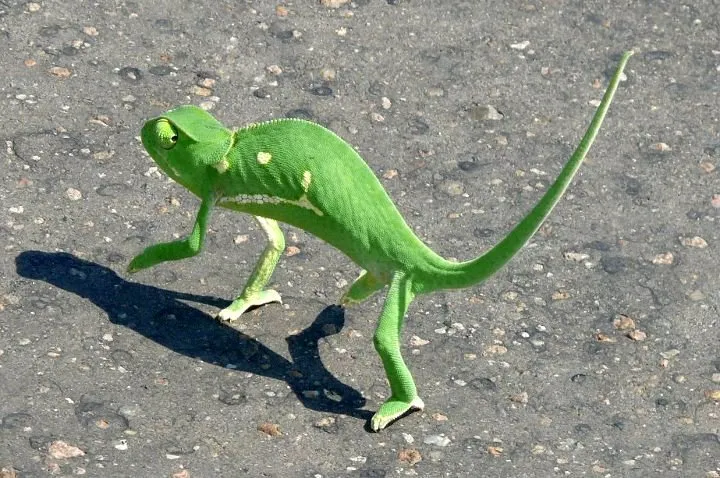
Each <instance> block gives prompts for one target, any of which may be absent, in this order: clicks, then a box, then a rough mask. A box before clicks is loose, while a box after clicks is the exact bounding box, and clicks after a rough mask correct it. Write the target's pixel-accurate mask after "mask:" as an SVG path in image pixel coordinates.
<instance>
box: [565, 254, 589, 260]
mask: <svg viewBox="0 0 720 478" xmlns="http://www.w3.org/2000/svg"><path fill="white" fill-rule="evenodd" d="M563 257H564V258H565V259H567V260H569V261H575V262H582V261H584V260H586V259H589V258H590V255H589V254H585V253H582V252H563Z"/></svg>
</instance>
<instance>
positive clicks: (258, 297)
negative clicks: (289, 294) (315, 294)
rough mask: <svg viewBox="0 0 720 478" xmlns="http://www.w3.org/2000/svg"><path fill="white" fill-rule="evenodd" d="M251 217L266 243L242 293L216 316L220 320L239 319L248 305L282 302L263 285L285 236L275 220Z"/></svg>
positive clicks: (275, 293)
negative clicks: (260, 230) (264, 235)
mask: <svg viewBox="0 0 720 478" xmlns="http://www.w3.org/2000/svg"><path fill="white" fill-rule="evenodd" d="M253 217H254V218H255V220H256V221H257V222H258V224H260V227H262V229H263V231H265V234H266V235H267V238H268V244H267V246H265V250H264V251H263V253H262V255H261V256H260V259H259V260H258V262H257V264H255V269H254V270H253V272H252V274H251V275H250V278H249V279H248V282H247V284H246V285H245V288H244V289H243V291H242V293H241V294H240V295H239V296H238V297H237V299H235V300H234V301H233V303H232V304H230V305H229V306H227V307H226V308H224V309H223V310H221V311H220V313H218V315H217V318H218V319H220V320H226V321H228V322H233V321H235V320H237V319H239V318H240V316H241V315H242V314H243V313H245V311H247V310H248V309H249V308H250V307H257V306H259V305H264V304H268V303H270V302H280V303H282V299H281V298H280V294H278V293H277V291H275V290H273V289H265V286H266V285H267V283H268V281H269V280H270V276H272V273H273V271H274V270H275V266H276V265H277V262H278V260H279V259H280V255H281V254H282V252H283V251H284V250H285V236H284V235H283V232H282V230H281V229H280V227H279V226H278V223H277V222H276V221H274V220H272V219H268V218H265V217H260V216H253Z"/></svg>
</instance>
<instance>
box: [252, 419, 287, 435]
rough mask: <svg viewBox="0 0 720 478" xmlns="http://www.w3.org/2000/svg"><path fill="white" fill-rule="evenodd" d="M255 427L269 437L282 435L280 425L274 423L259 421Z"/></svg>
mask: <svg viewBox="0 0 720 478" xmlns="http://www.w3.org/2000/svg"><path fill="white" fill-rule="evenodd" d="M257 429H258V431H260V432H262V433H264V434H266V435H268V436H271V437H278V436H282V432H281V431H280V425H277V424H275V423H269V422H265V423H261V424H260V425H258V427H257Z"/></svg>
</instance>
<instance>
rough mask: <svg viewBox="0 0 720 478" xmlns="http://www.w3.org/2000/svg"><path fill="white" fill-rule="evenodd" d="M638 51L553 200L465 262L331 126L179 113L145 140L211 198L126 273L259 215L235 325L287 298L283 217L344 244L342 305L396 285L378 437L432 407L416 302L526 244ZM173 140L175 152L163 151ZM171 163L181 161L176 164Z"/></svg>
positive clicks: (482, 273)
mask: <svg viewBox="0 0 720 478" xmlns="http://www.w3.org/2000/svg"><path fill="white" fill-rule="evenodd" d="M631 54H632V52H627V53H625V54H623V55H622V58H621V59H620V63H619V65H618V67H617V69H616V71H615V74H614V75H613V76H612V78H611V79H610V83H609V85H608V87H607V90H606V91H605V95H604V96H603V99H602V101H601V102H600V105H599V106H598V108H597V110H596V111H595V115H594V116H593V119H592V121H591V123H590V126H589V127H588V128H587V131H586V133H585V136H583V138H582V139H581V140H580V143H579V145H578V147H577V149H576V150H575V152H574V153H573V154H572V156H570V159H568V161H567V162H566V163H565V166H563V168H562V170H561V171H560V173H559V174H558V176H557V179H556V180H555V182H554V183H553V184H552V185H551V186H550V187H549V188H548V189H547V191H546V192H545V195H544V196H543V197H542V198H540V200H539V201H538V203H537V204H536V206H535V207H534V208H533V209H532V210H531V211H530V212H529V213H528V214H527V215H526V216H525V217H524V218H523V219H522V220H521V221H520V223H519V224H518V225H517V226H515V228H514V229H513V230H512V231H510V232H509V233H508V234H507V235H506V236H505V238H504V239H503V240H502V241H500V242H499V243H498V244H497V245H495V246H494V247H493V248H492V249H490V250H489V251H487V252H486V253H484V254H482V255H480V256H478V257H476V258H475V259H472V260H469V261H466V262H461V263H458V262H453V261H450V260H447V259H444V258H442V257H441V256H439V255H438V254H436V253H435V252H433V251H432V250H431V249H430V248H429V247H428V246H427V245H426V244H424V243H423V242H422V241H421V240H420V239H419V238H418V237H417V236H416V235H415V233H414V232H413V231H412V229H411V228H410V227H409V226H408V225H407V223H406V222H405V220H404V219H403V217H402V215H401V214H400V212H399V211H398V209H397V207H395V204H393V202H392V200H391V199H390V197H389V196H388V194H387V193H386V192H385V190H384V189H383V187H382V184H381V183H380V181H379V180H378V179H377V177H376V176H375V174H374V173H373V171H372V170H371V169H370V167H368V165H367V163H365V161H363V159H362V158H361V157H360V156H359V155H358V154H357V152H356V151H355V149H354V148H353V147H352V146H351V145H349V144H348V143H346V142H345V141H343V140H342V139H341V138H340V137H339V136H338V135H336V134H335V133H333V132H332V131H330V130H328V129H325V128H324V127H322V126H320V125H317V124H315V123H311V122H309V121H303V120H298V119H279V120H272V121H267V122H264V123H257V124H253V125H250V126H247V127H245V128H241V129H238V130H235V131H231V130H228V129H227V128H224V127H223V126H222V124H220V123H219V122H218V121H217V120H216V119H215V118H213V117H212V116H211V115H210V114H209V113H207V112H206V111H203V110H202V109H200V108H197V107H194V106H184V107H180V108H176V109H174V110H171V111H169V112H168V113H166V114H165V115H163V116H162V117H161V118H160V119H154V120H150V122H148V123H147V124H146V126H145V128H143V132H144V134H143V144H144V145H145V148H146V149H147V150H148V152H149V153H150V154H151V156H153V154H154V156H153V157H154V159H155V161H156V162H157V163H158V165H160V166H161V167H163V166H164V167H165V169H164V170H165V171H166V172H169V173H172V174H174V176H173V177H174V178H176V179H177V180H181V181H182V183H181V184H183V185H185V187H187V188H188V189H190V190H191V191H192V192H193V193H194V194H196V195H197V196H198V197H200V199H201V200H202V203H201V205H200V210H199V212H198V214H197V219H196V221H195V226H194V227H193V230H192V233H191V234H190V235H189V236H188V237H187V238H185V239H181V240H178V241H173V242H167V243H161V244H155V245H153V246H150V247H148V248H147V249H145V250H144V251H143V252H142V253H141V254H140V255H138V256H137V257H135V258H134V259H133V260H132V262H131V263H130V265H129V266H128V270H129V271H130V272H136V271H139V270H141V269H145V268H147V267H152V266H154V265H156V264H159V263H161V262H165V261H172V260H178V259H184V258H186V257H191V256H194V255H196V254H198V253H199V252H200V249H201V248H202V245H203V242H204V240H205V233H206V230H207V224H208V220H209V218H210V211H211V210H212V208H213V207H215V206H220V207H223V208H226V209H231V210H233V211H237V212H243V213H247V214H251V215H252V216H254V217H255V219H256V220H257V221H258V223H259V224H260V226H261V228H262V229H263V231H264V232H265V234H266V236H267V239H268V242H267V246H266V248H265V250H264V252H263V253H262V256H261V257H260V260H259V261H258V263H257V265H256V266H255V269H254V270H253V272H252V273H251V275H250V279H249V280H248V282H247V284H246V285H245V288H244V289H243V291H242V293H241V294H240V295H239V296H238V297H237V298H236V299H235V300H234V301H233V302H232V304H230V305H229V306H228V307H226V308H225V309H223V310H221V311H220V313H219V314H218V318H219V319H220V320H225V321H233V320H238V319H239V318H240V316H241V315H242V314H243V313H244V312H245V311H247V310H248V309H249V308H251V307H256V306H259V305H263V304H267V303H270V302H280V295H279V294H278V293H277V292H276V291H275V290H272V289H269V288H267V287H266V286H267V284H268V282H269V281H270V276H271V275H272V273H273V270H274V269H275V266H276V264H277V261H278V259H279V258H280V256H281V254H282V252H283V250H284V248H285V239H284V236H283V232H282V230H281V229H280V228H279V227H278V224H277V222H276V221H281V222H284V223H287V224H290V225H292V226H295V227H298V228H301V229H303V230H305V231H307V232H309V233H311V234H313V235H315V236H317V237H318V238H320V239H322V240H324V241H325V242H327V243H328V244H330V245H331V246H334V247H336V248H337V249H339V250H340V251H342V252H343V253H345V254H346V255H347V256H348V257H349V258H350V259H351V260H352V261H354V262H355V263H356V264H358V265H359V266H360V267H361V268H362V269H363V271H362V273H361V274H360V277H358V278H357V279H356V280H355V282H354V283H353V284H352V285H351V286H350V287H349V288H348V290H347V291H346V292H345V295H344V296H343V297H342V298H341V299H340V303H341V304H342V305H346V306H347V305H351V304H356V303H359V302H362V301H363V300H365V299H367V298H368V297H370V296H371V295H373V294H374V293H376V292H378V291H380V290H381V289H383V288H386V287H387V296H386V298H385V305H384V307H383V310H382V313H381V314H380V318H379V319H378V325H377V328H376V329H375V335H374V338H373V344H374V345H375V349H376V350H377V352H378V354H379V355H380V359H381V360H382V363H383V366H384V368H385V374H386V375H387V378H388V382H389V383H390V394H389V397H388V398H387V400H386V401H385V403H383V404H382V405H381V406H380V408H379V410H378V411H377V413H375V415H374V416H373V418H372V420H371V422H370V426H371V427H372V429H373V430H375V431H377V430H380V429H382V428H385V427H386V426H387V425H389V424H390V423H392V422H393V421H395V420H397V419H398V418H400V417H402V416H403V415H405V414H406V413H407V412H410V411H413V410H422V409H423V407H424V404H423V401H422V400H421V399H420V396H419V395H418V392H417V389H416V388H415V383H414V381H413V378H412V375H411V374H410V370H409V369H408V367H407V366H406V365H405V362H404V360H403V358H402V355H401V349H400V343H401V340H400V331H401V328H402V325H403V320H404V317H405V312H406V311H407V309H408V306H409V305H410V303H411V302H412V300H413V298H414V297H416V296H417V295H419V294H427V293H430V292H433V291H436V290H442V289H460V288H464V287H470V286H473V285H476V284H478V283H480V282H482V281H484V280H485V279H487V278H489V277H490V276H492V275H493V274H494V273H495V272H497V271H498V270H499V269H500V268H501V267H503V266H504V265H505V264H507V263H508V261H510V259H512V257H514V256H515V254H517V253H518V252H519V251H520V250H521V249H522V248H523V246H525V244H527V242H528V241H529V240H530V238H532V237H533V235H534V234H535V232H536V231H537V230H538V228H539V227H540V225H541V224H542V223H543V222H544V221H545V219H546V218H547V217H548V216H549V215H550V212H551V211H552V209H553V207H555V205H556V204H557V202H558V201H559V200H560V198H561V197H562V196H563V194H564V193H565V190H566V189H567V188H568V186H569V185H570V182H571V181H572V179H573V176H575V173H576V172H577V170H578V168H579V167H580V165H581V164H582V162H583V159H585V155H586V154H587V152H588V150H589V149H590V146H591V145H592V143H593V141H594V140H595V137H596V136H597V133H598V131H599V130H600V125H601V124H602V122H603V119H604V118H605V114H606V113H607V111H608V108H609V106H610V103H611V102H612V99H613V96H614V95H615V91H616V90H617V87H618V84H619V83H620V79H621V77H622V72H623V69H624V68H625V64H626V63H627V61H628V59H629V58H630V55H631ZM176 144H177V149H176V150H175V151H173V153H172V154H165V151H162V150H163V149H164V150H168V149H171V148H173V147H175V146H176ZM168 156H172V157H173V158H181V159H182V160H181V161H173V164H168V161H167V157H168ZM199 166H204V167H199ZM530 253H531V252H528V254H530Z"/></svg>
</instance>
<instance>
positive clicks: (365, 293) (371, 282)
mask: <svg viewBox="0 0 720 478" xmlns="http://www.w3.org/2000/svg"><path fill="white" fill-rule="evenodd" d="M387 283H388V281H387V280H384V279H383V278H380V277H377V276H376V275H374V274H371V273H370V272H368V271H365V270H364V271H362V272H361V273H360V277H358V278H357V279H355V282H353V283H352V285H351V286H350V287H349V288H348V290H347V292H345V294H343V296H342V299H340V305H342V306H343V307H346V306H348V305H354V304H358V303H360V302H362V301H364V300H365V299H367V298H368V297H370V296H371V295H373V294H374V293H375V292H377V291H379V290H380V289H382V288H383V287H385V286H386V285H387Z"/></svg>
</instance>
